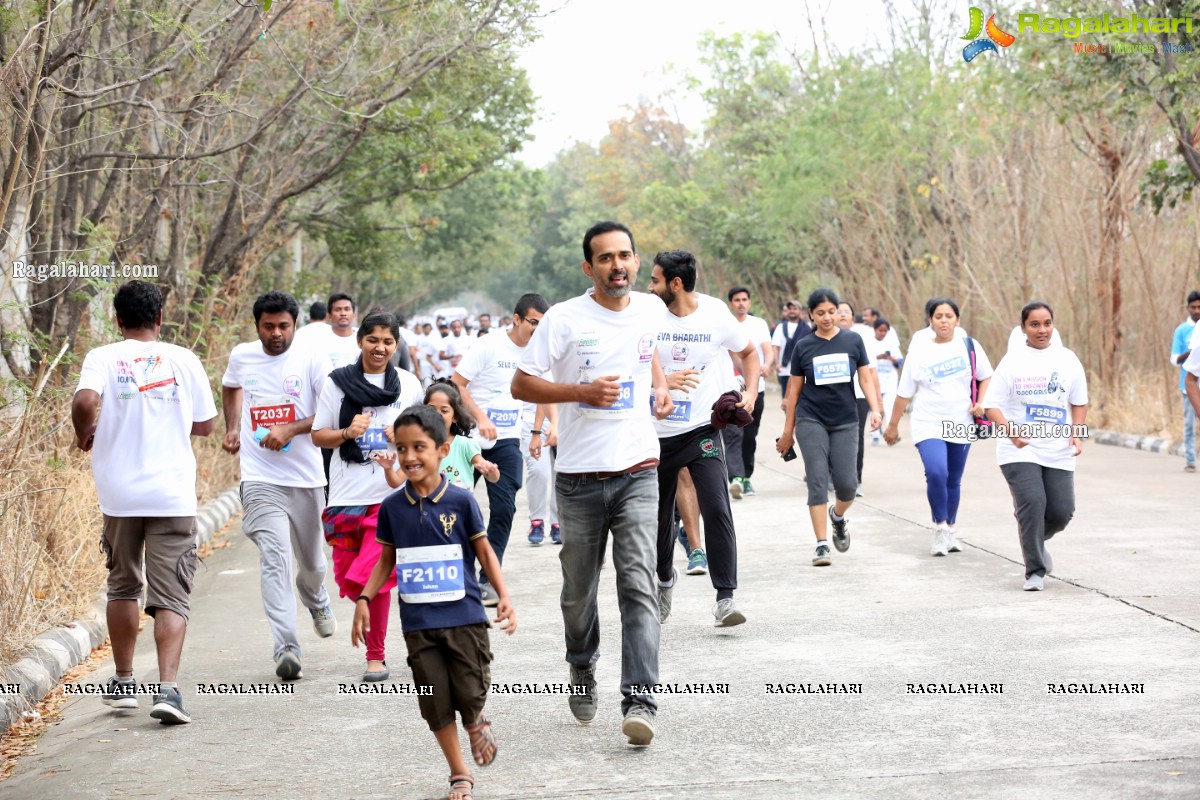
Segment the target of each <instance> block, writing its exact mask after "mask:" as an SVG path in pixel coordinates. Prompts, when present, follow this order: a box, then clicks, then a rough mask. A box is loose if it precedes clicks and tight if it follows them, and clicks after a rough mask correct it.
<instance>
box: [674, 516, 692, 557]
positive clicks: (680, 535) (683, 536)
mask: <svg viewBox="0 0 1200 800" xmlns="http://www.w3.org/2000/svg"><path fill="white" fill-rule="evenodd" d="M675 538H677V539H679V544H680V545H682V546H683V552H685V553H690V552H691V548H690V546H689V545H688V540H687V531H686V530H684V528H683V520H680V521H679V530H677V531H676V532H675Z"/></svg>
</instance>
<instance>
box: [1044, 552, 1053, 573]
mask: <svg viewBox="0 0 1200 800" xmlns="http://www.w3.org/2000/svg"><path fill="white" fill-rule="evenodd" d="M1042 566H1043V567H1045V568H1046V574H1047V575H1049V574H1050V573H1051V572H1054V558H1053V557H1051V555H1050V551H1049V550H1047V549H1046V546H1045V545H1042Z"/></svg>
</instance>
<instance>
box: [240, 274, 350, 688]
mask: <svg viewBox="0 0 1200 800" xmlns="http://www.w3.org/2000/svg"><path fill="white" fill-rule="evenodd" d="M331 305H332V304H331ZM299 311H300V309H299V307H298V306H297V305H296V301H295V299H293V298H292V296H291V295H290V294H285V293H284V292H267V293H266V294H264V295H261V296H260V297H259V298H258V299H257V300H255V301H254V325H255V328H256V329H257V331H258V341H256V342H243V343H242V344H239V345H238V346H237V347H235V348H233V352H232V353H230V354H229V366H228V367H226V369H225V376H224V377H223V378H222V379H221V404H222V406H223V407H224V409H225V439H224V441H223V442H222V445H221V446H222V447H224V448H225V450H226V452H228V453H237V454H238V456H239V458H240V460H241V468H242V486H241V496H242V508H243V510H244V514H243V517H242V530H244V531H245V533H246V535H247V536H248V537H250V541H252V542H254V544H255V546H256V547H258V563H259V567H260V568H261V571H262V572H261V576H260V579H259V580H260V586H261V589H262V599H263V608H264V609H265V611H266V614H267V624H268V626H270V628H271V637H272V639H274V642H275V649H274V659H275V674H276V675H278V676H279V677H280V678H282V679H283V680H285V681H286V680H295V679H297V678H300V677H302V675H301V672H300V640H299V639H298V638H297V636H296V595H295V593H294V592H293V591H292V555H293V553H294V554H295V557H296V563H297V565H298V566H299V572H298V574H297V575H296V577H295V583H296V591H297V592H299V594H300V602H302V603H303V604H304V607H305V608H307V609H308V611H309V614H311V615H312V620H313V628H315V629H316V632H317V635H318V636H321V637H322V638H328V637H330V636H333V634H334V633H335V632H337V621H336V620H335V619H334V617H333V611H332V610H330V608H329V594H328V593H327V592H326V591H325V568H326V566H325V550H324V536H323V532H322V527H321V511H322V509H323V508H324V507H325V491H324V487H325V477H324V475H322V474H321V451H320V450H319V449H318V448H317V447H316V446H315V445H313V443H312V437H311V436H310V432H311V431H312V423H313V415H314V414H315V413H316V410H317V401H318V400H319V398H320V396H321V389H322V388H323V387H324V384H325V378H326V376H327V375H328V374H329V371H330V366H329V361H328V359H327V358H326V357H325V355H324V354H323V353H321V352H319V351H316V350H312V349H308V348H303V347H300V348H293V347H292V337H293V336H294V335H295V332H296V316H297V315H298V314H299Z"/></svg>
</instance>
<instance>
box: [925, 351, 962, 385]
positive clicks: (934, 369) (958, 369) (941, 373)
mask: <svg viewBox="0 0 1200 800" xmlns="http://www.w3.org/2000/svg"><path fill="white" fill-rule="evenodd" d="M969 371H970V368H969V367H968V366H967V359H966V358H964V357H963V356H955V357H954V358H948V359H946V360H945V361H943V362H941V363H940V364H933V365H931V366H930V367H929V373H928V374H929V379H930V380H931V381H940V380H943V379H945V378H951V377H954V376H955V375H959V374H961V373H964V372H969Z"/></svg>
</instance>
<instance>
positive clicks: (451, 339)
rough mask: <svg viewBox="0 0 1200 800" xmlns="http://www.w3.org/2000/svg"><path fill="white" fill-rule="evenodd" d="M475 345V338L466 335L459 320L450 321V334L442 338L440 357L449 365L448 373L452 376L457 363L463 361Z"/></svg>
mask: <svg viewBox="0 0 1200 800" xmlns="http://www.w3.org/2000/svg"><path fill="white" fill-rule="evenodd" d="M474 344H475V337H473V336H471V335H470V334H468V333H467V331H466V328H464V327H463V321H462V320H461V319H454V320H450V333H449V335H446V336H444V337H443V338H442V342H441V348H442V350H441V353H440V356H441V358H442V360H443V361H445V362H447V363H448V364H449V365H450V373H451V375H453V373H454V370H455V369H456V368H457V367H458V362H460V361H462V360H463V356H465V355H466V354H467V353H468V352H469V351H470V349H471V346H472V345H474Z"/></svg>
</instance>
